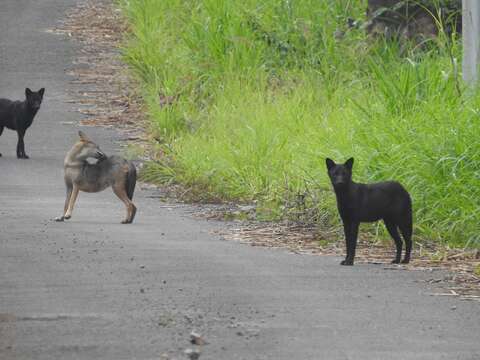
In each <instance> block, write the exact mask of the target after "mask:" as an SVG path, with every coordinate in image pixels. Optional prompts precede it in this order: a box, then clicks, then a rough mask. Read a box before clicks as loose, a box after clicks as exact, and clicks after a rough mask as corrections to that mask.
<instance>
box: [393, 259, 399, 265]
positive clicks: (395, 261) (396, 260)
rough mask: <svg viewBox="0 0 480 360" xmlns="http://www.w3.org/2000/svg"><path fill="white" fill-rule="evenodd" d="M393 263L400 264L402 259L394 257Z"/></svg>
mask: <svg viewBox="0 0 480 360" xmlns="http://www.w3.org/2000/svg"><path fill="white" fill-rule="evenodd" d="M391 264H400V260H398V259H393V260H392V262H391Z"/></svg>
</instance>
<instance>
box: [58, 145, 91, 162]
mask: <svg viewBox="0 0 480 360" xmlns="http://www.w3.org/2000/svg"><path fill="white" fill-rule="evenodd" d="M77 147H78V145H77V144H75V145H74V146H73V147H72V148H71V149H70V151H69V152H68V153H67V155H66V156H65V160H64V162H63V165H64V166H65V167H82V166H84V165H85V163H86V161H85V160H83V159H79V158H78V157H77V152H78V150H77Z"/></svg>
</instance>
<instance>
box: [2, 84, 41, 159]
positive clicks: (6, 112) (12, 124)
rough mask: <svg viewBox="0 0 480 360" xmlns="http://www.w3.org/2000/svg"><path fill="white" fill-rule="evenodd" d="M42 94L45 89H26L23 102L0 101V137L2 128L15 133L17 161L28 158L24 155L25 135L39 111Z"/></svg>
mask: <svg viewBox="0 0 480 360" xmlns="http://www.w3.org/2000/svg"><path fill="white" fill-rule="evenodd" d="M44 93H45V88H41V89H40V90H39V91H32V90H30V89H29V88H26V89H25V100H24V101H12V100H8V99H0V135H2V132H3V129H4V128H7V129H10V130H15V131H16V132H17V135H18V142H17V158H19V159H28V158H29V156H28V155H27V154H26V153H25V141H24V138H25V133H26V132H27V129H28V128H29V127H30V126H31V125H32V123H33V119H34V118H35V115H36V114H37V112H38V110H40V105H41V104H42V100H43V94H44ZM0 156H2V154H0Z"/></svg>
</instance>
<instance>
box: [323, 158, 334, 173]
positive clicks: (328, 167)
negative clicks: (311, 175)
mask: <svg viewBox="0 0 480 360" xmlns="http://www.w3.org/2000/svg"><path fill="white" fill-rule="evenodd" d="M325 163H326V164H327V169H328V170H330V169H331V168H333V167H334V166H335V165H336V164H335V161H333V160H332V159H330V158H327V159H326V160H325Z"/></svg>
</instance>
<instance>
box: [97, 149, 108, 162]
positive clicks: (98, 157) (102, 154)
mask: <svg viewBox="0 0 480 360" xmlns="http://www.w3.org/2000/svg"><path fill="white" fill-rule="evenodd" d="M106 157H107V155H105V154H104V153H103V152H101V151H97V154H96V155H95V158H97V159H99V160H102V159H105V158H106Z"/></svg>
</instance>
